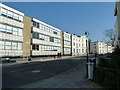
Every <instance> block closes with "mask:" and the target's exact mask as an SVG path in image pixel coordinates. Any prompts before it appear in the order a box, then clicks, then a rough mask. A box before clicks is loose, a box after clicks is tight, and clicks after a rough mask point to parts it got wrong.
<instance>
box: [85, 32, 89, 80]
mask: <svg viewBox="0 0 120 90" xmlns="http://www.w3.org/2000/svg"><path fill="white" fill-rule="evenodd" d="M88 35H89V33H88V32H85V36H86V37H88ZM87 43H88V41H87V40H86V58H87V63H88V45H87ZM86 65H87V64H86ZM86 67H87V68H86V69H87V75H86V77H87V78H88V65H87V66H86Z"/></svg>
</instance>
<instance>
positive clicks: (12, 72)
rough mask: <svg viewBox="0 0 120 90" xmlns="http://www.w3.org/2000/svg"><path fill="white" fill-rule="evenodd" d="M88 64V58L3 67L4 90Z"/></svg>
mask: <svg viewBox="0 0 120 90" xmlns="http://www.w3.org/2000/svg"><path fill="white" fill-rule="evenodd" d="M85 63H86V57H76V58H68V59H64V60H55V61H46V62H40V61H37V62H31V63H24V64H17V65H12V66H7V67H6V66H3V67H2V88H17V87H20V86H22V85H26V84H29V83H33V82H36V81H40V80H44V79H47V78H49V77H52V76H55V75H58V74H61V73H63V72H65V71H67V70H69V69H72V68H74V67H76V66H77V65H81V66H82V65H83V64H85Z"/></svg>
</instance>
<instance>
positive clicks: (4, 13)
mask: <svg viewBox="0 0 120 90" xmlns="http://www.w3.org/2000/svg"><path fill="white" fill-rule="evenodd" d="M1 13H2V15H6V16H7V10H6V9H4V8H1Z"/></svg>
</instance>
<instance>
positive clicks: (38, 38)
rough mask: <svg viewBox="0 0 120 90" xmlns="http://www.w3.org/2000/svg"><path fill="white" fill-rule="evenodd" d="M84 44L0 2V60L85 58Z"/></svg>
mask: <svg viewBox="0 0 120 90" xmlns="http://www.w3.org/2000/svg"><path fill="white" fill-rule="evenodd" d="M88 41H89V40H88V38H87V37H86V36H77V35H73V34H72V35H71V34H69V33H68V32H63V31H61V30H60V29H58V28H55V27H53V26H51V25H49V24H47V23H44V22H42V21H40V20H38V19H36V18H31V17H28V16H26V15H25V14H24V13H22V12H20V11H18V10H15V9H13V8H11V7H9V6H6V5H4V4H1V3H0V57H34V56H35V57H36V56H56V55H58V53H61V55H65V56H66V55H76V56H77V55H86V54H87V52H88V46H89V44H88Z"/></svg>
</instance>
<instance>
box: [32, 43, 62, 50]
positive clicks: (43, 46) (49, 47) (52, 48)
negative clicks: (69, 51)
mask: <svg viewBox="0 0 120 90" xmlns="http://www.w3.org/2000/svg"><path fill="white" fill-rule="evenodd" d="M32 49H33V50H37V51H60V47H57V46H49V45H35V44H33V45H32Z"/></svg>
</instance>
